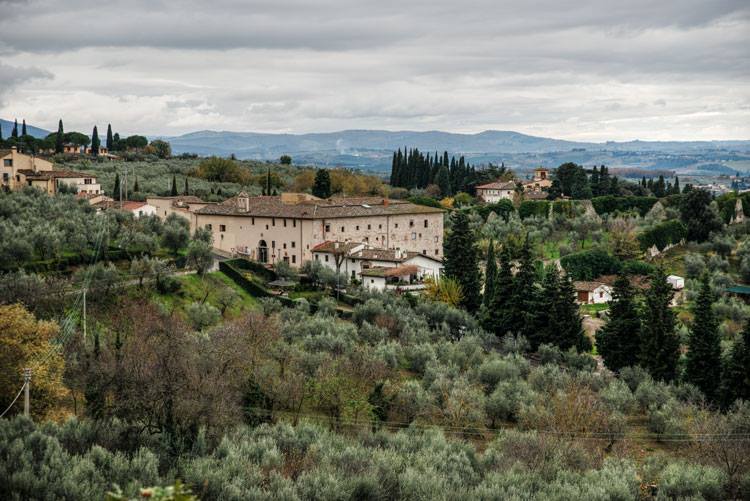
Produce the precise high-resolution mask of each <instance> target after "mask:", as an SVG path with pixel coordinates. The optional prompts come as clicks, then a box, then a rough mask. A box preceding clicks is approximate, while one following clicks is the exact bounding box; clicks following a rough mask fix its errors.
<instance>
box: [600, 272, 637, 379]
mask: <svg viewBox="0 0 750 501" xmlns="http://www.w3.org/2000/svg"><path fill="white" fill-rule="evenodd" d="M640 331H641V319H640V316H639V315H638V311H637V309H636V305H635V292H634V291H633V288H632V287H631V285H630V280H628V277H627V275H625V274H620V275H619V276H618V277H617V280H615V287H614V291H613V293H612V302H611V303H610V305H609V320H608V321H607V324H606V325H605V326H604V327H602V328H601V329H599V330H598V331H597V332H596V349H597V351H598V352H599V354H601V356H602V358H603V359H604V365H606V366H607V368H608V369H610V370H611V371H614V372H619V371H620V369H622V368H623V367H628V366H632V365H637V364H638V351H639V348H640V338H639V336H638V333H639V332H640Z"/></svg>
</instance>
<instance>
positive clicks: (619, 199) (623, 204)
mask: <svg viewBox="0 0 750 501" xmlns="http://www.w3.org/2000/svg"><path fill="white" fill-rule="evenodd" d="M657 201H658V198H656V197H638V196H624V197H623V196H615V195H605V196H602V197H594V198H592V199H591V204H592V205H593V206H594V210H595V211H596V213H597V214H599V215H600V216H601V215H604V214H611V213H615V212H628V211H631V210H633V209H635V210H637V211H638V214H639V215H640V216H641V217H643V216H645V215H646V213H647V212H648V211H650V210H651V208H652V207H653V206H654V204H655V203H656V202H657Z"/></svg>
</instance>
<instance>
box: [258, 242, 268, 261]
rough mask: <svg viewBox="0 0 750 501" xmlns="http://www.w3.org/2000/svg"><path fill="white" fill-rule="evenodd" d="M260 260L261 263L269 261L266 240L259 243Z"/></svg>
mask: <svg viewBox="0 0 750 501" xmlns="http://www.w3.org/2000/svg"><path fill="white" fill-rule="evenodd" d="M258 261H260V262H261V263H267V262H268V244H266V241H265V240H261V241H260V242H259V243H258Z"/></svg>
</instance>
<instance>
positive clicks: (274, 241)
mask: <svg viewBox="0 0 750 501" xmlns="http://www.w3.org/2000/svg"><path fill="white" fill-rule="evenodd" d="M271 248H272V249H275V248H276V240H271Z"/></svg>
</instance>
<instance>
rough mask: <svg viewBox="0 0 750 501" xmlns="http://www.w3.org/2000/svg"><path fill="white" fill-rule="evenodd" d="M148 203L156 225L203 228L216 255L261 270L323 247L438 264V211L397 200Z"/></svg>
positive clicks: (293, 197)
mask: <svg viewBox="0 0 750 501" xmlns="http://www.w3.org/2000/svg"><path fill="white" fill-rule="evenodd" d="M147 202H148V203H149V204H151V205H153V206H154V207H156V213H157V214H158V216H159V217H161V218H165V217H167V216H168V215H169V214H178V215H180V216H182V217H185V218H186V219H188V220H189V221H190V226H191V229H192V231H195V229H196V228H208V229H209V230H210V231H211V232H212V234H213V242H214V244H213V245H214V248H215V249H216V250H218V251H219V252H222V253H224V254H229V255H238V256H246V257H248V258H250V259H254V260H256V261H260V262H262V263H275V262H277V261H287V262H288V263H289V264H292V265H295V266H299V265H300V264H302V263H303V262H305V261H308V260H310V259H312V249H313V248H314V247H315V246H317V245H319V244H321V243H323V242H326V241H339V242H362V243H365V244H367V245H372V246H373V247H378V248H383V249H395V250H403V251H408V252H415V253H419V254H423V255H429V256H431V257H434V258H437V259H442V252H443V211H442V209H437V208H434V207H426V206H422V205H416V204H413V203H410V202H406V201H403V200H389V199H387V198H380V197H347V198H344V197H342V198H330V199H327V200H322V199H319V198H316V197H313V196H312V195H307V194H301V193H283V194H281V195H280V196H260V197H251V196H248V195H247V193H244V192H242V193H240V194H238V195H237V196H235V197H232V198H230V199H227V200H225V201H224V202H221V203H206V202H203V201H202V200H200V199H195V197H149V198H148V199H147Z"/></svg>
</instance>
